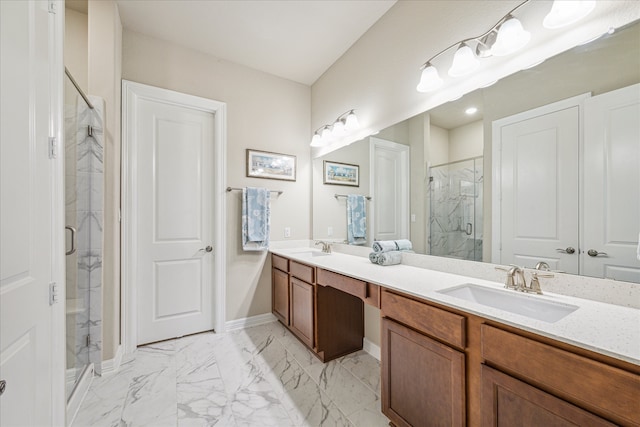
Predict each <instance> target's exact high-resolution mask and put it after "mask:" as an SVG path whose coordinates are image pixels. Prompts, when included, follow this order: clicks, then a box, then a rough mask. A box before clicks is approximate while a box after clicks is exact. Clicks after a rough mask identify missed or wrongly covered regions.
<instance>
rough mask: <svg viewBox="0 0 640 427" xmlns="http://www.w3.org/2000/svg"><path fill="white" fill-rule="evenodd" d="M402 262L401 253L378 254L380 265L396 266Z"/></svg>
mask: <svg viewBox="0 0 640 427" xmlns="http://www.w3.org/2000/svg"><path fill="white" fill-rule="evenodd" d="M401 262H402V253H401V252H400V251H390V252H381V253H379V254H378V265H396V264H400V263H401Z"/></svg>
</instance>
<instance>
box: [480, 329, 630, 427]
mask: <svg viewBox="0 0 640 427" xmlns="http://www.w3.org/2000/svg"><path fill="white" fill-rule="evenodd" d="M482 357H483V358H484V359H485V360H486V361H487V363H489V364H491V365H494V366H497V367H499V368H501V369H503V370H505V371H507V372H509V373H511V374H512V375H514V376H517V377H520V378H522V379H523V380H524V381H527V382H529V383H531V384H532V385H535V386H537V387H539V388H542V389H544V390H547V391H548V392H549V393H553V394H555V395H557V396H559V397H561V398H563V399H565V400H568V401H571V402H573V403H575V404H576V405H579V406H582V407H584V408H585V409H587V410H589V411H591V412H594V413H596V414H599V415H601V416H604V417H605V418H608V419H610V420H612V421H615V422H617V423H621V424H623V425H640V411H638V402H640V376H638V375H635V374H632V373H630V372H627V371H624V370H622V369H619V368H615V367H613V366H609V365H606V364H604V363H601V362H598V361H595V360H591V359H589V358H586V357H584V356H580V355H577V354H574V353H571V352H569V351H566V350H562V349H559V348H556V347H553V346H551V345H548V344H543V343H540V342H538V341H534V340H531V339H529V338H525V337H522V336H520V335H516V334H513V333H511V332H506V331H503V330H501V329H498V328H494V327H492V326H489V325H482Z"/></svg>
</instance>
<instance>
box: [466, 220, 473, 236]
mask: <svg viewBox="0 0 640 427" xmlns="http://www.w3.org/2000/svg"><path fill="white" fill-rule="evenodd" d="M464 232H465V233H466V234H467V236H471V234H472V233H473V224H471V223H470V222H468V223H467V227H466V230H465V231H464Z"/></svg>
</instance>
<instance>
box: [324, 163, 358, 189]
mask: <svg viewBox="0 0 640 427" xmlns="http://www.w3.org/2000/svg"><path fill="white" fill-rule="evenodd" d="M324 183H325V184H335V185H349V186H352V187H359V186H360V166H358V165H350V164H347V163H338V162H330V161H328V160H325V161H324Z"/></svg>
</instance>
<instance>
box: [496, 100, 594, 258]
mask: <svg viewBox="0 0 640 427" xmlns="http://www.w3.org/2000/svg"><path fill="white" fill-rule="evenodd" d="M590 97H591V93H590V92H588V93H583V94H582V95H577V96H573V97H571V98H567V99H563V100H561V101H557V102H552V103H551V104H547V105H543V106H542V107H538V108H534V109H531V110H528V111H524V112H522V113H518V114H514V115H513V116H508V117H504V118H502V119H499V120H495V121H494V122H492V123H491V165H492V166H491V169H492V170H491V187H492V188H491V262H492V263H494V264H500V258H501V252H502V250H501V246H500V243H501V241H502V235H501V233H502V232H501V227H500V224H501V220H502V213H501V212H500V204H501V201H502V161H501V152H502V140H501V136H500V135H501V132H500V128H502V127H504V126H507V125H510V124H512V123H517V122H520V121H523V120H527V119H530V118H533V117H538V116H542V115H544V114H551V113H553V112H556V111H559V110H566V109H568V108H572V107H576V106H577V107H578V111H579V113H578V120H579V121H580V126H578V156H579V157H580V158H582V153H583V146H584V142H583V141H584V137H583V133H584V130H583V128H584V126H582V123H584V101H585V99H587V98H590ZM582 174H583V168H582V165H581V164H580V163H579V162H578V182H582ZM581 191H582V189H581V188H578V211H579V212H582V201H583V197H582V194H581ZM580 215H581V214H580ZM578 220H579V221H580V224H581V223H582V218H578V212H576V221H578ZM578 238H579V239H580V238H581V235H580V231H579V232H578Z"/></svg>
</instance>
